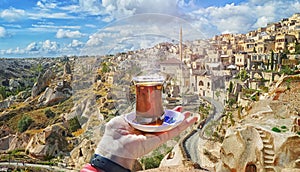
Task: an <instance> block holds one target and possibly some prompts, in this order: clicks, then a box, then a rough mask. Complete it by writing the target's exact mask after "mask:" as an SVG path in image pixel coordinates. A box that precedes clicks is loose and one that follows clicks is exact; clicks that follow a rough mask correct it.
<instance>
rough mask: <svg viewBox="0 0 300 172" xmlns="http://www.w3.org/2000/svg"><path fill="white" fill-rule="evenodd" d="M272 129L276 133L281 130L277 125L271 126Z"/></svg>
mask: <svg viewBox="0 0 300 172" xmlns="http://www.w3.org/2000/svg"><path fill="white" fill-rule="evenodd" d="M272 131H274V132H277V133H280V132H281V130H280V129H278V128H277V127H273V128H272Z"/></svg>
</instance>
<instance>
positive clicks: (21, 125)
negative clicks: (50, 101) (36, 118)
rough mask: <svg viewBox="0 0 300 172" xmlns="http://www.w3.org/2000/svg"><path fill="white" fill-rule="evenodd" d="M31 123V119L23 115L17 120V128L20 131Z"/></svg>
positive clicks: (24, 129)
mask: <svg viewBox="0 0 300 172" xmlns="http://www.w3.org/2000/svg"><path fill="white" fill-rule="evenodd" d="M31 123H33V120H32V119H31V118H30V117H29V116H23V117H22V119H21V120H20V121H19V122H18V130H19V131H20V132H24V131H26V130H27V129H28V127H29V126H30V124H31Z"/></svg>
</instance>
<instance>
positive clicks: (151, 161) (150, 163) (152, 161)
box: [141, 154, 164, 169]
mask: <svg viewBox="0 0 300 172" xmlns="http://www.w3.org/2000/svg"><path fill="white" fill-rule="evenodd" d="M163 157H164V156H163V155H162V154H160V155H156V156H153V157H146V158H143V159H142V160H141V162H142V164H144V165H145V169H152V168H157V167H159V164H160V162H161V160H162V159H163Z"/></svg>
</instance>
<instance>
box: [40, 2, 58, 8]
mask: <svg viewBox="0 0 300 172" xmlns="http://www.w3.org/2000/svg"><path fill="white" fill-rule="evenodd" d="M36 6H38V7H39V8H41V9H45V10H47V9H53V8H56V7H57V5H56V4H55V3H53V2H48V3H47V2H45V1H44V2H42V1H38V2H37V3H36Z"/></svg>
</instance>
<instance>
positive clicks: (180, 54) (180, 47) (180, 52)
mask: <svg viewBox="0 0 300 172" xmlns="http://www.w3.org/2000/svg"><path fill="white" fill-rule="evenodd" d="M179 56H180V61H182V27H180V35H179Z"/></svg>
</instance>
